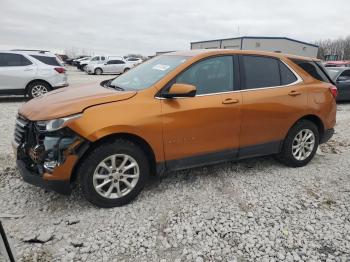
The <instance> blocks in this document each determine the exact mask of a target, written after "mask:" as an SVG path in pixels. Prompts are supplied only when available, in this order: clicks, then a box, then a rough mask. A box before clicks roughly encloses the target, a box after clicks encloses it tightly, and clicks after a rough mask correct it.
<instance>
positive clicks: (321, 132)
mask: <svg viewBox="0 0 350 262" xmlns="http://www.w3.org/2000/svg"><path fill="white" fill-rule="evenodd" d="M301 120H309V121H311V122H312V123H314V124H315V125H316V126H317V129H318V133H319V139H320V141H321V140H322V137H323V135H324V132H325V127H324V124H323V122H322V120H321V118H320V117H318V116H317V115H313V114H309V115H305V116H303V117H301V118H299V119H298V120H297V121H295V123H294V124H293V125H292V126H291V127H290V128H292V127H293V126H295V124H296V123H298V122H300V121H301Z"/></svg>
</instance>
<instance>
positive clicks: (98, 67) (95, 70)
mask: <svg viewBox="0 0 350 262" xmlns="http://www.w3.org/2000/svg"><path fill="white" fill-rule="evenodd" d="M97 69H100V70H101V74H103V69H102V68H101V67H96V68H95V69H94V74H96V70H97Z"/></svg>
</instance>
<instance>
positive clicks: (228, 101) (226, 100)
mask: <svg viewBox="0 0 350 262" xmlns="http://www.w3.org/2000/svg"><path fill="white" fill-rule="evenodd" d="M238 102H239V100H238V99H233V98H226V99H224V100H223V101H222V103H223V104H236V103H238Z"/></svg>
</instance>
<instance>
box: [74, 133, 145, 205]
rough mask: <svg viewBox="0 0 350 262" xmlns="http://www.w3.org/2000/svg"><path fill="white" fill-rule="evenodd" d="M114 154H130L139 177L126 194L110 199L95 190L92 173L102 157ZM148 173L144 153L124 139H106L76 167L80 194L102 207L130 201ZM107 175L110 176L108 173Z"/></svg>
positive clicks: (143, 184)
mask: <svg viewBox="0 0 350 262" xmlns="http://www.w3.org/2000/svg"><path fill="white" fill-rule="evenodd" d="M115 154H126V155H128V156H131V157H132V158H133V159H134V160H135V161H136V162H137V164H138V167H139V169H138V170H139V178H138V181H137V182H136V184H135V186H134V187H133V189H131V191H130V192H129V193H128V194H126V195H124V196H121V197H118V198H115V199H111V198H107V197H103V196H102V195H100V193H98V192H97V189H95V187H94V182H93V181H94V180H93V175H94V172H95V170H96V168H97V167H98V165H99V164H100V163H101V162H102V161H103V160H104V159H106V158H108V157H109V156H112V155H115ZM149 173H150V168H149V162H148V159H147V157H146V155H145V153H144V152H143V151H142V150H141V149H140V148H139V147H138V146H137V145H135V144H134V143H132V142H130V141H128V140H124V139H117V140H114V141H108V142H107V143H103V144H101V145H99V146H98V147H96V148H95V149H93V150H92V151H91V152H90V153H89V154H88V156H87V157H86V158H85V159H84V160H83V162H82V163H81V164H80V166H79V168H78V177H79V184H80V187H81V191H82V194H83V195H84V197H85V198H86V199H87V200H88V201H89V202H90V203H92V204H94V205H96V206H98V207H104V208H111V207H117V206H122V205H125V204H128V203H129V202H130V201H132V200H133V199H134V198H135V197H136V196H137V195H138V194H139V193H140V192H141V190H142V189H143V187H144V186H145V184H146V182H147V180H148V177H149ZM107 176H110V174H108V175H107ZM107 187H108V185H107ZM113 190H116V189H113Z"/></svg>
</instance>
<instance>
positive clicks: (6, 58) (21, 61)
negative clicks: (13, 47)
mask: <svg viewBox="0 0 350 262" xmlns="http://www.w3.org/2000/svg"><path fill="white" fill-rule="evenodd" d="M31 64H32V62H30V61H29V60H28V59H27V58H25V57H24V56H23V55H20V54H10V53H0V66H27V65H31Z"/></svg>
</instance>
